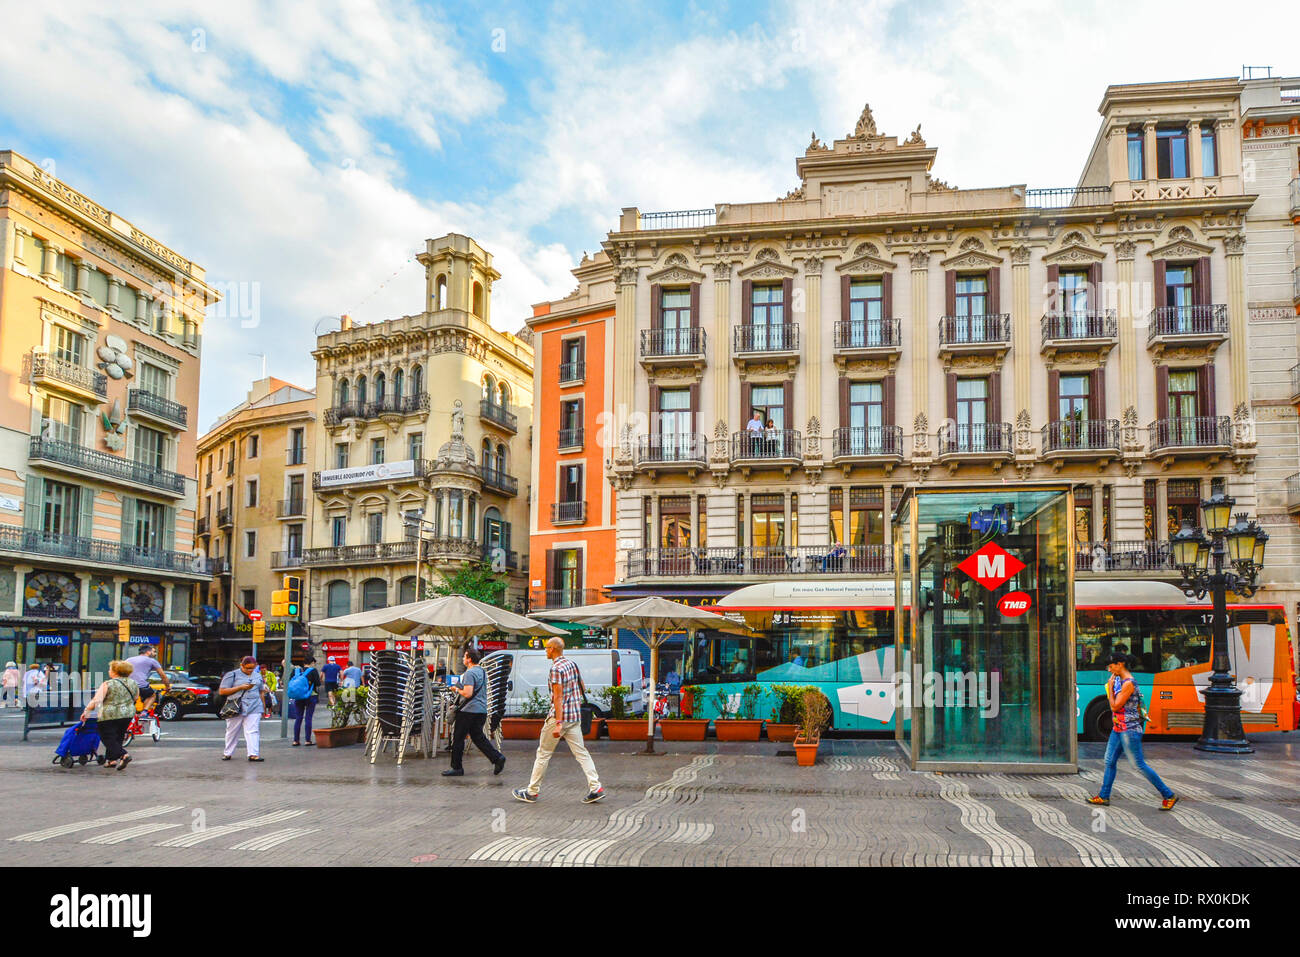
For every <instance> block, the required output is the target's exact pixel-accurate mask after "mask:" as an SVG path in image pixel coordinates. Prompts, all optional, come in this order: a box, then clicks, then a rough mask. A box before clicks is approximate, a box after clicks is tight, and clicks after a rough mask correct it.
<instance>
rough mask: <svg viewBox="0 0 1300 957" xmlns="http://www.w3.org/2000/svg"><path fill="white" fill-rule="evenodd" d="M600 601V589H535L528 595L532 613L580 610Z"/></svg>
mask: <svg viewBox="0 0 1300 957" xmlns="http://www.w3.org/2000/svg"><path fill="white" fill-rule="evenodd" d="M598 601H600V589H599V588H534V589H533V590H532V591H531V592H529V593H528V607H529V610H530V611H546V610H548V609H551V608H578V607H579V606H581V605H594V604H596V603H597V602H598Z"/></svg>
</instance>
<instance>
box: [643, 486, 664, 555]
mask: <svg viewBox="0 0 1300 957" xmlns="http://www.w3.org/2000/svg"><path fill="white" fill-rule="evenodd" d="M650 534H651V535H653V536H654V537H653V538H652V539H651V542H652V543H653V544H648V545H647V546H646V547H647V548H652V549H654V550H655V551H656V552H658V551H659V549H661V548H662V547H663V541H664V537H663V514H662V512H661V511H660V505H659V493H658V492H657V491H655V492H651V493H650ZM655 557H656V558H657V557H658V556H657V555H656V556H655Z"/></svg>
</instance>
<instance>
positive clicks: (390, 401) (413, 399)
mask: <svg viewBox="0 0 1300 957" xmlns="http://www.w3.org/2000/svg"><path fill="white" fill-rule="evenodd" d="M428 411H429V393H427V392H414V393H411V394H410V395H400V396H399V395H386V396H384V397H383V398H382V399H373V400H371V401H369V402H347V403H343V404H340V405H336V406H333V407H331V408H328V409H326V410H325V424H326V425H328V426H334V425H341V424H342V423H343V422H344V421H345V420H347V419H378V418H382V417H383V416H386V415H395V416H401V415H416V414H418V413H421V412H428Z"/></svg>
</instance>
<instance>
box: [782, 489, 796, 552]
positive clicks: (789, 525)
mask: <svg viewBox="0 0 1300 957" xmlns="http://www.w3.org/2000/svg"><path fill="white" fill-rule="evenodd" d="M790 495H791V492H790V490H789V489H786V490H785V491H784V492H783V493H782V496H783V498H784V499H785V501H784V505H785V531H784V533H783V537H784V539H785V544H786V545H790V544H792V543H791V541H790V539H791V538H793V537H794V536H793V535H792V534H791V532H792V531H793V529H794V522H793V519H792V517H791V516H792V509H791V508H790Z"/></svg>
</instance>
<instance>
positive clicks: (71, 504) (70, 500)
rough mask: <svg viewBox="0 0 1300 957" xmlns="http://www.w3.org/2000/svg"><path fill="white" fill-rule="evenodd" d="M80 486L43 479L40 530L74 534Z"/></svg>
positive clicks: (76, 532)
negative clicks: (43, 491) (43, 492)
mask: <svg viewBox="0 0 1300 957" xmlns="http://www.w3.org/2000/svg"><path fill="white" fill-rule="evenodd" d="M80 504H81V487H80V486H77V485H68V484H66V483H64V482H54V481H51V480H50V479H45V495H44V497H43V499H42V502H41V531H42V532H44V533H45V534H46V535H56V536H61V535H76V534H78V532H79V529H78V515H79V506H80Z"/></svg>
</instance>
